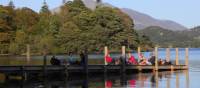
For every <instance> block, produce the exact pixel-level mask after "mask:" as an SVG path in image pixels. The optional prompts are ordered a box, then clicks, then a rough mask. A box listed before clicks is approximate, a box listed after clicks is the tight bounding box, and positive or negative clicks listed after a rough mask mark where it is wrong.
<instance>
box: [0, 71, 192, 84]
mask: <svg viewBox="0 0 200 88" xmlns="http://www.w3.org/2000/svg"><path fill="white" fill-rule="evenodd" d="M156 74H157V75H156ZM182 74H183V72H173V73H172V72H158V73H156V72H155V73H139V74H131V75H126V74H123V75H113V74H111V75H110V74H109V75H106V76H105V75H94V74H89V75H87V76H85V75H84V76H79V75H78V76H70V77H68V78H65V77H62V78H52V77H47V78H45V79H42V78H35V79H29V80H26V81H24V80H18V79H8V78H7V79H6V77H5V76H4V75H3V74H0V88H71V87H72V88H77V87H78V88H91V87H93V88H94V87H95V88H102V87H104V88H113V87H128V88H138V87H140V88H144V87H150V86H151V88H156V87H163V86H164V87H165V88H170V87H171V86H174V87H177V86H176V84H174V83H172V82H171V80H176V77H177V76H179V77H181V76H182ZM184 74H185V75H184V76H185V79H186V87H187V88H189V76H188V71H184ZM58 75H59V74H58ZM156 76H157V77H156ZM175 76H176V77H175ZM55 77H57V76H55ZM176 83H178V82H176ZM170 84H172V85H170ZM178 86H179V85H178Z"/></svg>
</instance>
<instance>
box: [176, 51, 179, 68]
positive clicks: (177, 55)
mask: <svg viewBox="0 0 200 88" xmlns="http://www.w3.org/2000/svg"><path fill="white" fill-rule="evenodd" d="M178 58H179V52H178V48H176V65H179V62H178Z"/></svg>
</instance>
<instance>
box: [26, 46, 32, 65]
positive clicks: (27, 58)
mask: <svg viewBox="0 0 200 88" xmlns="http://www.w3.org/2000/svg"><path fill="white" fill-rule="evenodd" d="M26 49H27V50H26V61H27V64H29V63H30V56H31V55H30V45H29V44H27V45H26Z"/></svg>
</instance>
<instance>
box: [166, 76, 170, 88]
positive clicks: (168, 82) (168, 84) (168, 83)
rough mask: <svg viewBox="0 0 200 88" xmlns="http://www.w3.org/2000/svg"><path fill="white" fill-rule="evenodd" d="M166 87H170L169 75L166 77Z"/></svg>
mask: <svg viewBox="0 0 200 88" xmlns="http://www.w3.org/2000/svg"><path fill="white" fill-rule="evenodd" d="M166 87H167V88H170V78H169V77H168V78H167V86H166Z"/></svg>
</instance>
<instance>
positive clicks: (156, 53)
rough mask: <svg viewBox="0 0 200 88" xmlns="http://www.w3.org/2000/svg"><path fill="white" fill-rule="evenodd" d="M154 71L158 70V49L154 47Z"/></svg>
mask: <svg viewBox="0 0 200 88" xmlns="http://www.w3.org/2000/svg"><path fill="white" fill-rule="evenodd" d="M155 57H156V58H155V70H156V71H157V70H158V47H157V46H156V47H155Z"/></svg>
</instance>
